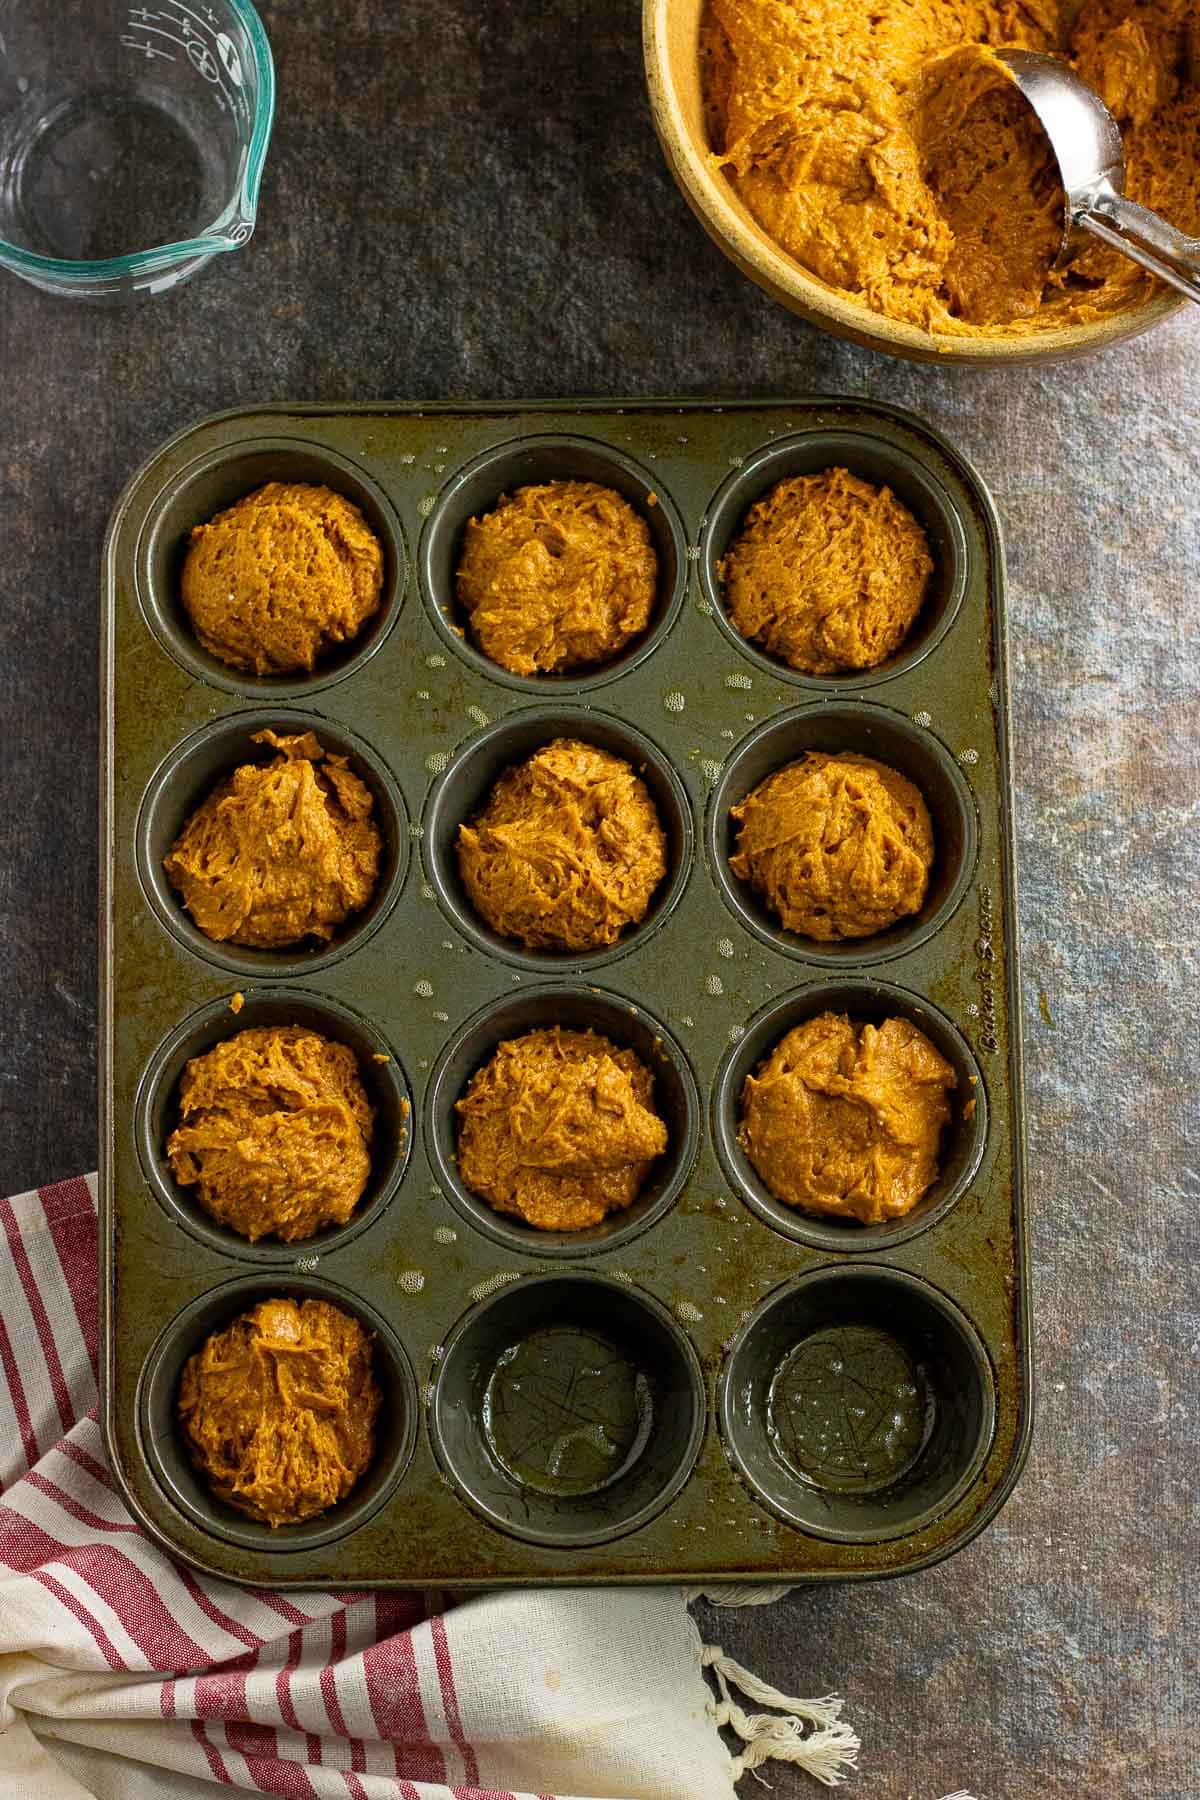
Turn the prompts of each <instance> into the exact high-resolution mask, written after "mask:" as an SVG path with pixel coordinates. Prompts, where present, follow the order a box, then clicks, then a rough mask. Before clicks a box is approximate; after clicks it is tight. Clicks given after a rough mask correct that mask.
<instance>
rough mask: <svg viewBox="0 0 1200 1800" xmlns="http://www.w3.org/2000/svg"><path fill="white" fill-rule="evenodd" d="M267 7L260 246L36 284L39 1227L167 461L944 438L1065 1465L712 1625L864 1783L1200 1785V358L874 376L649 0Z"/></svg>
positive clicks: (11, 1140)
mask: <svg viewBox="0 0 1200 1800" xmlns="http://www.w3.org/2000/svg"><path fill="white" fill-rule="evenodd" d="M265 14H266V18H267V23H268V27H269V29H270V31H271V35H272V39H273V42H274V46H275V50H276V55H277V60H278V65H279V77H280V104H279V121H278V126H277V131H276V137H275V143H274V147H273V150H272V154H271V159H270V164H269V167H268V171H267V177H266V183H265V189H264V193H263V202H262V212H261V222H260V230H259V234H258V236H257V237H256V238H255V240H254V242H253V244H252V246H251V247H250V249H249V250H247V251H246V252H245V253H243V254H241V255H238V256H235V257H230V258H228V259H226V260H225V261H224V262H223V263H221V264H219V265H217V266H216V267H215V268H214V269H212V270H210V271H209V272H207V273H206V274H205V275H203V276H202V277H201V278H200V279H199V280H198V281H197V282H196V283H195V284H193V285H192V286H190V287H185V288H183V289H181V290H180V291H179V292H178V293H176V294H174V295H173V296H168V297H166V298H164V299H161V300H156V301H153V302H151V303H149V304H147V305H145V306H143V307H141V308H140V309H138V310H135V311H129V312H102V311H90V310H86V309H84V308H80V307H75V308H72V307H71V306H69V305H65V304H60V303H56V302H53V301H50V300H48V299H45V298H43V297H41V296H39V295H38V294H36V293H34V292H33V290H32V289H27V288H24V287H23V286H21V285H20V284H19V283H17V282H15V281H13V280H12V279H11V278H5V280H4V283H3V288H2V290H0V370H2V371H3V379H2V381H0V596H2V604H0V993H2V994H3V1024H2V1026H0V1191H5V1192H10V1191H13V1190H14V1189H19V1188H21V1187H23V1186H27V1185H32V1184H33V1183H35V1182H37V1181H48V1180H51V1179H53V1178H55V1177H57V1176H63V1175H67V1174H71V1173H73V1172H75V1171H77V1170H80V1169H85V1168H91V1167H93V1166H94V1163H95V1160H96V1120H95V1076H94V1055H95V1015H96V1004H95V989H96V969H95V957H96V930H95V887H96V837H95V789H96V737H97V733H96V716H97V694H96V652H97V580H98V577H97V570H98V559H99V550H100V543H101V537H102V533H103V529H104V522H105V518H106V515H107V513H108V510H109V508H110V506H111V504H112V502H113V500H114V498H115V496H116V494H117V491H118V489H119V488H120V487H121V485H122V483H123V482H124V481H125V479H126V477H127V476H128V474H129V473H130V472H131V470H132V469H133V468H134V467H135V466H136V464H137V463H138V462H139V461H140V460H141V458H142V457H143V456H145V455H146V454H147V453H148V452H149V451H150V450H151V449H152V448H153V447H154V446H155V445H156V444H157V443H158V442H159V441H160V440H161V439H162V438H163V437H165V436H166V435H167V434H169V433H170V432H172V431H174V430H175V429H177V428H178V427H180V426H182V425H184V424H186V423H188V422H190V421H191V420H193V419H195V418H196V417H197V416H198V415H200V414H202V413H205V412H208V411H210V410H212V409H214V408H218V407H224V406H232V405H236V404H238V403H242V402H250V401H255V400H269V399H282V398H287V397H305V398H313V399H338V398H348V397H358V398H364V399H380V398H389V397H397V396H398V397H403V398H418V397H420V398H431V399H435V398H449V397H456V396H478V397H492V396H495V397H501V398H503V397H510V396H512V397H515V396H520V395H554V394H570V393H578V394H602V393H609V392H625V393H630V394H654V393H698V394H702V393H704V392H706V391H709V392H715V391H721V392H726V393H730V394H739V395H767V394H774V393H783V392H800V391H825V392H838V391H841V392H846V393H853V394H868V395H871V396H875V397H879V398H883V399H887V400H891V401H896V402H899V403H901V404H903V405H906V406H909V407H912V408H914V409H915V410H917V411H919V412H921V413H924V414H925V415H927V416H928V417H929V418H930V419H931V420H932V421H933V422H934V423H935V424H937V425H938V426H940V427H941V428H942V429H943V430H944V431H946V432H947V433H949V434H950V435H951V436H952V437H953V438H954V439H955V440H956V441H957V442H958V443H959V444H960V445H961V446H962V447H963V448H964V449H965V450H966V451H967V453H968V454H969V455H970V456H972V457H973V458H974V459H975V461H976V462H977V464H978V466H979V468H980V469H981V471H982V473H983V475H984V477H985V479H986V480H987V481H988V482H989V483H990V484H991V486H992V489H993V492H994V493H995V495H996V498H997V501H998V503H999V506H1000V510H1001V513H1002V516H1003V518H1004V522H1005V526H1006V529H1007V535H1008V549H1009V557H1010V568H1011V592H1010V615H1011V631H1012V650H1013V673H1014V685H1015V694H1014V714H1015V736H1016V766H1017V782H1018V788H1019V802H1020V804H1019V832H1020V859H1021V876H1022V908H1021V926H1022V938H1023V950H1024V958H1025V977H1026V1008H1025V1022H1026V1029H1027V1050H1028V1100H1029V1116H1030V1133H1031V1141H1030V1152H1031V1175H1032V1182H1031V1188H1032V1210H1033V1244H1034V1257H1035V1271H1036V1273H1035V1308H1036V1311H1035V1335H1036V1342H1037V1353H1038V1368H1039V1382H1040V1409H1039V1419H1038V1428H1037V1436H1036V1442H1035V1447H1034V1453H1033V1456H1032V1459H1031V1462H1030V1465H1029V1469H1028V1472H1027V1474H1026V1476H1025V1479H1024V1482H1023V1484H1022V1486H1021V1487H1020V1489H1019V1490H1018V1493H1017V1495H1016V1497H1015V1499H1014V1500H1013V1501H1012V1503H1011V1504H1010V1505H1009V1507H1008V1508H1007V1510H1006V1511H1005V1512H1004V1514H1003V1515H1002V1516H1001V1518H1000V1520H999V1522H998V1523H997V1524H996V1525H995V1526H993V1527H992V1529H991V1530H990V1531H988V1532H987V1533H986V1534H985V1535H984V1536H983V1537H982V1538H981V1539H980V1540H979V1541H978V1542H977V1543H976V1544H974V1545H973V1546H972V1547H971V1548H969V1549H968V1550H966V1551H965V1552H963V1553H962V1554H961V1555H960V1556H959V1557H957V1558H956V1559H955V1560H954V1561H952V1562H950V1563H948V1564H945V1565H943V1566H942V1567H941V1568H938V1569H935V1570H933V1571H931V1572H929V1573H927V1574H925V1575H922V1576H920V1577H917V1578H914V1579H911V1580H908V1581H902V1582H899V1583H892V1584H884V1585H879V1586H871V1587H865V1588H857V1589H840V1590H832V1591H822V1592H817V1593H811V1592H810V1593H798V1594H796V1595H795V1596H794V1597H792V1598H791V1599H789V1600H787V1601H785V1602H782V1603H781V1604H779V1605H777V1606H774V1607H771V1608H768V1609H767V1610H765V1611H761V1612H754V1613H741V1614H723V1615H716V1614H712V1613H706V1614H705V1619H704V1624H705V1629H706V1631H707V1632H708V1635H709V1636H711V1637H717V1636H719V1637H720V1639H721V1640H722V1641H723V1642H724V1644H725V1645H726V1647H727V1648H728V1649H729V1650H730V1651H731V1652H732V1653H733V1654H734V1655H736V1656H738V1657H739V1658H740V1659H741V1660H742V1661H744V1662H748V1663H749V1664H751V1665H752V1666H753V1667H754V1668H756V1669H757V1670H759V1671H760V1672H761V1673H762V1674H763V1675H765V1676H766V1677H768V1678H769V1679H771V1680H773V1681H775V1682H776V1683H778V1684H780V1685H782V1686H783V1687H784V1688H785V1689H788V1690H789V1691H791V1692H794V1693H809V1692H817V1693H824V1692H827V1691H829V1690H831V1689H836V1690H838V1691H841V1692H843V1693H844V1694H845V1695H846V1696H847V1700H848V1706H847V1710H848V1713H849V1714H850V1715H851V1716H852V1717H853V1720H854V1722H855V1724H856V1725H857V1726H858V1728H859V1729H860V1731H861V1734H862V1737H863V1740H864V1746H865V1749H864V1754H863V1759H862V1768H861V1773H860V1776H859V1778H858V1780H857V1782H856V1783H855V1784H854V1791H860V1792H863V1793H868V1794H872V1795H879V1796H886V1797H887V1800H909V1797H910V1796H911V1797H912V1800H935V1797H936V1796H938V1795H941V1794H943V1793H947V1792H950V1791H951V1790H953V1789H955V1788H959V1787H968V1788H970V1789H971V1790H972V1791H973V1792H974V1793H975V1794H977V1795H978V1796H979V1800H1031V1797H1032V1796H1033V1795H1034V1794H1037V1795H1039V1796H1042V1797H1044V1800H1082V1797H1083V1796H1088V1797H1089V1800H1100V1797H1108V1796H1112V1797H1113V1800H1127V1797H1129V1800H1141V1797H1143V1796H1144V1797H1145V1800H1185V1797H1187V1796H1195V1795H1197V1794H1200V1781H1198V1778H1197V1775H1196V1774H1195V1772H1194V1767H1195V1762H1196V1756H1195V1741H1194V1732H1195V1722H1194V1705H1195V1699H1196V1694H1197V1691H1198V1671H1197V1664H1196V1654H1195V1642H1196V1632H1195V1621H1196V1607H1197V1594H1196V1584H1195V1568H1196V1512H1195V1505H1196V1502H1195V1494H1194V1482H1195V1477H1196V1469H1197V1430H1198V1421H1200V1405H1198V1400H1200V1391H1198V1383H1197V1376H1196V1369H1197V1356H1198V1353H1200V1320H1198V1318H1197V1283H1196V1275H1195V1270H1196V1266H1197V1261H1198V1259H1200V1231H1198V1226H1197V1221H1198V1219H1200V1146H1198V1144H1197V1134H1198V1132H1200V1122H1198V1120H1197V1113H1196V1082H1195V1078H1194V1073H1193V1066H1194V1043H1195V1037H1194V1024H1193V1015H1194V1006H1195V992H1196V981H1197V977H1198V975H1200V970H1198V969H1197V961H1198V951H1197V946H1198V943H1200V904H1198V901H1197V893H1198V892H1200V885H1198V877H1200V857H1198V855H1197V843H1198V841H1200V832H1198V829H1197V827H1198V818H1200V800H1198V795H1200V766H1198V765H1200V748H1198V746H1200V730H1198V727H1200V719H1198V716H1197V714H1198V703H1197V669H1198V667H1200V661H1198V657H1200V626H1198V623H1197V621H1198V619H1200V608H1198V606H1197V600H1196V590H1197V584H1198V581H1200V438H1198V435H1197V433H1198V430H1200V405H1198V403H1197V396H1196V374H1197V367H1198V359H1200V321H1198V320H1197V319H1196V318H1195V317H1189V318H1187V319H1183V320H1179V321H1176V322H1175V323H1173V324H1171V325H1169V326H1167V327H1166V328H1164V329H1163V330H1161V331H1160V332H1159V333H1158V334H1157V335H1155V336H1154V337H1152V338H1150V339H1145V340H1142V341H1140V342H1137V343H1135V344H1133V345H1129V346H1126V347H1124V348H1121V349H1118V350H1115V351H1113V352H1111V353H1109V354H1107V355H1105V356H1103V357H1101V358H1098V359H1096V360H1094V361H1092V362H1090V363H1086V364H1082V365H1076V366H1072V367H1059V368H1049V369H1031V370H1016V371H1014V372H1012V373H1011V374H1004V375H1001V374H988V373H983V374H971V373H966V372H956V371H954V370H951V369H928V368H919V367H908V366H905V365H902V364H899V363H894V362H890V361H888V360H885V359H883V358H880V357H875V356H872V355H870V354H868V353H866V352H863V351H859V350H856V349H851V348H848V347H845V346H841V345H838V344H835V343H834V342H833V341H832V340H829V339H827V338H824V337H822V336H819V335H817V334H816V333H814V332H811V331H809V330H807V329H806V328H804V327H803V326H801V325H800V324H798V323H797V322H796V321H795V320H793V319H792V318H790V317H789V316H788V315H787V314H785V313H783V312H782V311H780V310H779V309H778V308H776V307H775V306H773V305H772V304H771V303H770V302H769V301H768V300H766V299H765V298H764V297H763V296H761V295H760V294H759V293H758V292H757V290H755V289H754V288H752V287H751V286H750V285H749V284H748V283H746V282H745V281H744V280H743V279H742V278H741V277H740V276H739V275H737V274H736V273H735V271H734V270H733V269H732V268H731V267H730V266H729V265H728V264H727V263H726V262H725V261H724V260H723V259H722V258H721V256H720V255H719V254H718V253H717V251H716V250H715V249H713V248H712V247H711V246H710V245H709V243H708V241H707V240H706V238H705V237H704V236H703V234H702V233H701V231H700V230H699V228H698V227H697V226H696V225H695V224H694V222H693V220H692V218H691V216H690V214H689V213H688V211H687V209H686V207H685V206H684V203H683V201H682V200H681V199H680V198H679V196H678V194H677V193H676V191H675V189H674V187H673V186H672V184H671V182H670V180H669V178H668V176H667V174H666V172H665V170H664V168H663V165H662V163H661V161H660V158H659V154H658V150H657V147H656V145H655V142H654V138H653V134H652V132H651V128H650V123H649V118H648V114H647V108H646V102H645V97H644V91H643V85H642V77H641V65H640V40H639V18H638V8H637V6H636V4H635V3H634V0H621V4H619V5H616V6H608V7H601V6H588V5H581V4H578V3H572V0H547V4H545V5H543V6H539V7H518V6H516V5H513V4H501V3H499V0H494V3H493V4H492V5H490V6H479V5H478V4H473V3H469V0H427V3H426V4H425V5H423V6H421V7H418V6H416V5H408V4H396V5H392V6H390V7H380V6H374V7H369V6H367V5H366V4H365V3H364V0H346V3H345V4H343V5H341V6H339V7H337V8H330V7H328V6H325V5H321V4H318V0H294V3H293V4H292V5H290V6H288V7H286V8H284V7H282V6H270V7H267V8H266V9H265ZM1189 1701H1190V1703H1191V1704H1190V1707H1189ZM1189 1710H1190V1711H1191V1712H1192V1714H1193V1717H1192V1721H1191V1723H1190V1724H1189V1722H1188V1713H1189ZM772 1779H773V1782H774V1791H775V1793H776V1794H777V1795H779V1796H781V1800H782V1797H783V1796H787V1795H792V1794H796V1795H799V1794H801V1793H807V1792H815V1791H816V1790H815V1789H813V1788H812V1787H811V1784H809V1783H808V1782H807V1781H806V1780H805V1779H804V1778H802V1777H798V1776H795V1775H789V1774H788V1773H787V1772H781V1773H779V1774H778V1775H777V1776H773V1777H772Z"/></svg>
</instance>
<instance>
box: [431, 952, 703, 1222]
mask: <svg viewBox="0 0 1200 1800" xmlns="http://www.w3.org/2000/svg"><path fill="white" fill-rule="evenodd" d="M555 1025H559V1026H562V1027H563V1028H564V1029H565V1030H568V1031H596V1032H598V1033H599V1034H600V1035H601V1036H602V1037H606V1038H608V1039H609V1040H610V1041H611V1042H612V1043H614V1044H616V1046H617V1047H618V1049H629V1050H633V1051H634V1052H635V1053H636V1054H637V1056H639V1057H640V1059H641V1061H642V1062H643V1063H644V1064H645V1066H646V1067H647V1068H648V1069H649V1070H650V1072H651V1074H652V1075H653V1077H654V1099H653V1109H654V1111H655V1112H656V1113H657V1114H658V1115H659V1117H660V1118H661V1119H662V1121H663V1123H664V1124H665V1125H666V1128H667V1148H666V1151H665V1152H664V1154H663V1155H662V1156H660V1157H659V1158H658V1159H657V1161H656V1162H655V1163H654V1164H653V1165H652V1167H651V1170H650V1174H649V1178H648V1180H647V1181H646V1184H645V1186H644V1187H643V1189H642V1191H641V1193H640V1194H639V1195H638V1197H637V1199H636V1200H635V1201H634V1203H633V1205H632V1206H630V1207H627V1208H626V1209H625V1210H624V1211H623V1212H612V1213H609V1215H608V1216H607V1218H605V1219H604V1220H603V1221H602V1222H601V1223H600V1224H599V1225H592V1226H589V1227H588V1228H586V1229H585V1230H582V1231H542V1230H540V1229H539V1228H538V1227H537V1226H534V1225H529V1224H526V1222H525V1220H524V1219H519V1218H515V1217H512V1216H510V1215H508V1214H505V1213H499V1212H497V1211H496V1210H495V1209H494V1208H493V1207H492V1206H489V1204H488V1202H487V1201H486V1200H484V1199H482V1198H481V1197H480V1196H479V1195H478V1194H475V1193H472V1191H471V1189H470V1188H469V1187H467V1186H466V1184H465V1182H464V1181H463V1179H462V1176H461V1175H460V1174H459V1170H458V1159H457V1142H458V1118H457V1114H456V1112H455V1103H456V1102H457V1101H458V1100H460V1099H461V1098H462V1096H463V1094H464V1093H465V1091H466V1089H467V1086H468V1083H469V1082H470V1080H471V1077H472V1076H473V1075H474V1073H475V1071H476V1070H477V1069H479V1068H481V1067H482V1065H483V1064H484V1063H486V1062H487V1061H488V1059H489V1058H490V1057H491V1056H492V1055H493V1054H494V1052H495V1050H496V1048H497V1046H498V1045H500V1044H502V1043H504V1042H506V1041H507V1040H508V1039H511V1038H519V1037H523V1036H524V1035H525V1034H526V1033H527V1032H530V1031H543V1030H546V1029H549V1028H551V1027H553V1026H555ZM700 1115H701V1106H700V1097H699V1094H698V1092H697V1089H696V1081H695V1077H694V1076H693V1074H692V1071H691V1066H690V1064H689V1063H688V1060H687V1057H686V1056H685V1055H684V1053H683V1051H682V1050H681V1049H680V1047H679V1044H678V1043H677V1042H676V1040H675V1038H674V1037H672V1035H671V1033H670V1032H669V1031H668V1030H667V1029H666V1027H665V1026H664V1025H662V1024H660V1023H659V1021H658V1020H657V1019H656V1018H654V1016H653V1015H652V1014H651V1013H648V1012H646V1011H645V1010H644V1009H643V1008H642V1007H640V1006H635V1005H634V1003H633V1002H632V1001H631V1000H623V999H622V998H621V997H620V995H618V994H607V993H604V992H603V991H602V990H601V989H599V988H589V987H565V986H564V987H557V986H556V987H546V988H530V989H527V990H525V991H524V992H522V993H519V994H513V995H512V996H511V997H510V998H508V999H503V1000H499V1001H497V1002H496V1003H495V1004H494V1005H489V1006H485V1007H483V1008H481V1009H480V1011H479V1012H477V1013H476V1014H475V1015H474V1017H473V1018H470V1019H468V1020H467V1022H466V1024H465V1025H463V1026H461V1027H460V1028H459V1029H458V1030H457V1031H456V1032H455V1033H454V1035H453V1036H452V1037H451V1038H450V1039H449V1041H448V1042H447V1043H446V1045H445V1047H444V1048H443V1050H442V1052H441V1054H440V1055H439V1057H438V1059H437V1062H436V1063H435V1064H434V1068H433V1073H432V1075H431V1076H430V1078H429V1087H428V1090H427V1093H426V1099H425V1142H426V1146H427V1148H428V1153H429V1159H430V1162H431V1163H432V1165H433V1170H434V1175H435V1179H436V1180H437V1182H438V1184H439V1186H440V1187H441V1189H442V1191H443V1193H444V1194H445V1195H446V1198H447V1199H448V1200H449V1201H450V1203H451V1205H452V1206H453V1207H454V1208H455V1210H456V1211H457V1212H458V1213H459V1214H460V1215H461V1216H462V1218H464V1219H465V1220H466V1222H467V1223H468V1224H469V1225H471V1226H473V1227H474V1229H475V1230H476V1231H481V1232H482V1233H483V1234H484V1236H485V1237H489V1238H491V1239H492V1241H493V1242H494V1243H497V1244H503V1245H504V1246H505V1248H506V1249H510V1250H517V1251H521V1252H523V1253H524V1254H525V1255H527V1256H539V1257H575V1256H593V1255H595V1254H596V1253H597V1252H598V1251H602V1250H615V1249H617V1248H618V1247H619V1246H621V1245H623V1244H627V1243H628V1242H629V1241H630V1239H631V1238H635V1237H637V1236H639V1235H640V1234H641V1233H642V1232H643V1231H646V1230H648V1229H649V1227H650V1226H651V1225H654V1224H656V1223H657V1221H658V1220H659V1219H661V1218H662V1217H663V1216H664V1215H665V1214H666V1213H667V1212H669V1211H670V1209H671V1207H672V1206H673V1205H674V1203H675V1201H676V1200H677V1199H678V1197H679V1194H680V1192H681V1191H682V1188H683V1185H684V1182H685V1181H686V1180H687V1178H688V1175H689V1173H690V1172H691V1168H692V1164H693V1163H694V1161H695V1158H696V1152H697V1149H698V1146H699V1141H700Z"/></svg>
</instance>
